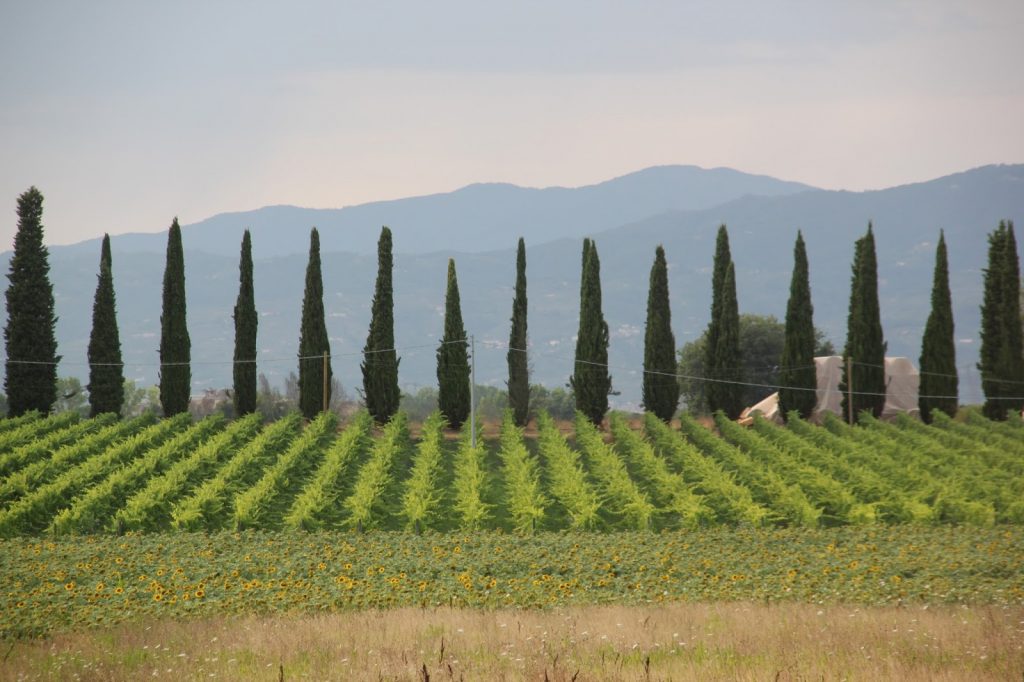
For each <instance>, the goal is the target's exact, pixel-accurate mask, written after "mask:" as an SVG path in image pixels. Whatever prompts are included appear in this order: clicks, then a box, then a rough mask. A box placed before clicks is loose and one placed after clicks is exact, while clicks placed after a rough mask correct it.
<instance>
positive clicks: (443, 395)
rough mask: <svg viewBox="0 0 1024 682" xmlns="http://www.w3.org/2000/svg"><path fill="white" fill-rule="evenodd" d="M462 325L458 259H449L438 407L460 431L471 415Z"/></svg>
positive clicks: (438, 361)
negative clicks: (456, 266)
mask: <svg viewBox="0 0 1024 682" xmlns="http://www.w3.org/2000/svg"><path fill="white" fill-rule="evenodd" d="M468 346H469V344H468V343H466V329H465V327H463V325H462V307H461V303H460V302H459V281H458V279H457V278H456V276H455V260H454V259H452V258H449V259H448V288H447V291H446V292H445V297H444V337H443V338H442V339H441V345H440V346H439V347H438V349H437V389H438V390H437V407H438V409H440V410H441V414H443V415H444V416H445V419H447V420H448V426H450V427H451V428H453V429H458V428H460V427H461V426H462V424H463V422H465V421H466V418H467V417H468V416H469V355H468V354H467V352H466V349H467V347H468Z"/></svg>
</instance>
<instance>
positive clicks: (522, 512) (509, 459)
mask: <svg viewBox="0 0 1024 682" xmlns="http://www.w3.org/2000/svg"><path fill="white" fill-rule="evenodd" d="M498 457H499V458H500V459H501V463H502V475H503V478H504V479H505V505H506V506H507V507H508V513H509V516H510V517H511V519H512V525H513V527H514V528H515V530H516V532H518V533H524V534H525V533H533V532H535V531H536V530H538V528H540V527H542V526H543V523H544V515H545V508H546V507H547V506H548V504H549V501H548V499H547V497H546V496H545V495H544V492H543V490H542V487H541V480H540V463H539V462H538V461H537V458H536V456H534V455H532V454H531V453H530V451H529V450H528V449H527V448H526V445H525V444H524V443H523V432H522V429H521V428H520V427H518V426H517V425H516V422H515V416H514V414H513V412H512V410H510V409H509V410H505V416H504V418H503V419H502V421H501V448H500V450H499V451H498Z"/></svg>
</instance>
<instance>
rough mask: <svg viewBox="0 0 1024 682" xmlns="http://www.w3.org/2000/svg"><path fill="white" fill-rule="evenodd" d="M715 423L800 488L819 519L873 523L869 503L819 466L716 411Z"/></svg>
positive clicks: (834, 522)
mask: <svg viewBox="0 0 1024 682" xmlns="http://www.w3.org/2000/svg"><path fill="white" fill-rule="evenodd" d="M756 419H761V418H760V417H756ZM715 425H716V426H717V427H718V431H719V433H720V434H721V436H722V437H723V438H724V439H725V440H726V441H728V442H729V443H732V444H733V445H735V446H736V447H738V448H740V449H741V450H743V451H744V452H746V453H747V454H748V455H750V457H751V459H754V460H756V461H758V462H759V463H760V464H761V465H762V466H764V467H765V468H766V469H768V470H770V471H771V472H774V473H775V474H778V476H779V478H781V479H782V481H783V482H784V483H786V484H787V485H791V486H795V487H798V488H800V490H802V491H803V493H804V495H806V496H807V499H808V501H809V502H811V504H813V505H814V506H815V507H817V508H819V509H821V510H822V516H821V518H822V522H823V523H825V524H827V525H839V524H844V523H874V522H875V521H876V520H877V519H876V515H875V509H874V507H873V506H871V505H869V504H865V503H864V502H862V501H860V500H858V499H857V498H856V497H855V496H854V495H853V494H851V493H850V491H848V490H847V489H846V486H845V485H844V484H843V483H841V482H840V481H837V480H836V479H834V478H832V476H830V475H829V474H827V473H825V472H823V471H821V469H819V468H817V467H814V466H810V465H806V464H803V463H801V462H800V461H799V460H798V459H797V458H796V457H794V456H793V455H792V454H790V452H789V451H788V450H787V449H786V448H784V447H780V446H778V445H776V444H775V443H773V442H772V441H771V440H769V439H767V438H764V437H762V436H761V435H760V434H759V433H757V432H756V431H752V430H750V429H748V428H747V427H745V426H740V425H739V424H737V423H736V422H734V421H731V420H728V419H722V418H720V415H716V419H715Z"/></svg>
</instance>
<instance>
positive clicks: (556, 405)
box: [530, 384, 576, 421]
mask: <svg viewBox="0 0 1024 682" xmlns="http://www.w3.org/2000/svg"><path fill="white" fill-rule="evenodd" d="M530 412H531V414H533V415H537V414H540V413H541V412H545V413H547V414H548V416H550V417H551V418H552V419H560V420H563V421H568V420H570V419H572V418H573V417H574V416H575V415H576V401H575V399H574V398H573V395H572V393H571V392H570V391H567V390H566V389H565V388H563V387H561V386H556V387H555V388H551V389H549V388H548V387H546V386H543V385H541V384H534V385H533V386H531V387H530Z"/></svg>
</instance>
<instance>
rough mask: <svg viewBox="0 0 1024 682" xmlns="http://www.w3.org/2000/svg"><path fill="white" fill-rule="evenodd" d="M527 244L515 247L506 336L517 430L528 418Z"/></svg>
mask: <svg viewBox="0 0 1024 682" xmlns="http://www.w3.org/2000/svg"><path fill="white" fill-rule="evenodd" d="M526 309H527V306H526V243H525V242H524V241H523V238H522V237H520V238H519V245H518V246H517V247H516V293H515V297H514V298H513V299H512V329H511V330H510V331H509V336H508V356H507V360H508V402H509V405H510V406H511V408H512V415H513V418H514V419H515V423H516V425H517V426H525V425H526V422H527V420H528V419H529V418H530V368H529V363H528V360H529V358H528V356H527V352H526V346H527V343H528V342H529V338H528V337H527V334H526V329H527V324H526Z"/></svg>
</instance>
